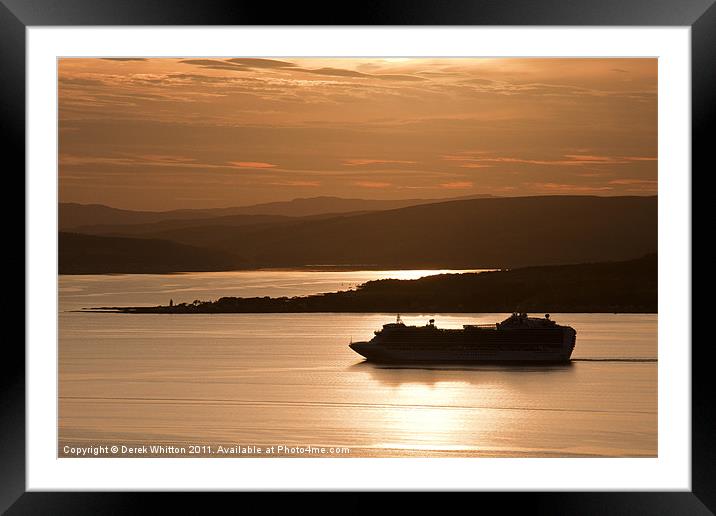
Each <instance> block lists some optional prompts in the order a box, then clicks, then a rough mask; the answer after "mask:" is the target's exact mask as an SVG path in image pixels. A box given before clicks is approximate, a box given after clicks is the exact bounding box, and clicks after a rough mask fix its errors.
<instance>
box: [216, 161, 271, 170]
mask: <svg viewBox="0 0 716 516" xmlns="http://www.w3.org/2000/svg"><path fill="white" fill-rule="evenodd" d="M228 164H229V165H232V166H234V167H237V168H274V167H276V166H278V165H274V164H272V163H264V162H262V161H229V162H228Z"/></svg>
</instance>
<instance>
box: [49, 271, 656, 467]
mask: <svg viewBox="0 0 716 516" xmlns="http://www.w3.org/2000/svg"><path fill="white" fill-rule="evenodd" d="M429 273H431V272H429V271H398V272H395V271H393V272H391V271H359V272H356V271H348V272H306V271H298V272H296V271H260V272H231V273H198V274H181V275H113V276H62V277H60V310H61V311H60V314H59V328H60V342H59V393H60V400H59V416H60V418H59V441H60V442H59V448H58V452H59V455H60V456H72V451H66V449H65V446H68V447H75V448H86V447H92V446H107V447H111V446H113V445H118V446H122V445H124V446H135V447H140V446H142V445H147V446H151V445H163V446H166V447H167V448H165V450H163V451H157V452H156V453H154V454H155V455H159V456H172V455H176V454H175V453H173V451H172V450H171V448H169V447H170V446H174V447H176V449H177V450H180V449H181V448H182V447H183V450H182V451H180V452H179V453H178V455H180V456H194V455H193V454H192V453H191V452H192V451H196V452H198V455H201V456H213V457H219V456H231V457H237V456H256V453H257V452H256V450H257V449H258V448H260V449H261V450H262V455H263V456H267V455H270V456H284V457H285V456H294V457H303V456H309V454H307V453H306V452H307V449H308V448H309V447H314V448H321V447H322V448H324V452H323V454H321V453H318V454H319V455H321V456H336V457H338V456H340V457H346V456H348V457H362V456H378V457H390V456H443V455H446V456H497V457H500V456H508V457H509V456H539V457H544V456H548V457H549V456H558V457H568V456H620V457H621V456H623V457H641V456H656V453H657V362H656V358H657V316H656V315H634V314H629V315H626V314H553V315H552V317H553V318H554V319H555V320H556V321H557V322H558V323H563V324H569V325H571V326H573V327H574V328H575V329H576V330H577V346H576V348H575V352H574V354H573V359H574V360H573V362H572V364H570V365H564V366H547V367H545V366H529V367H525V366H520V367H506V366H469V367H463V366H451V367H443V366H440V367H385V366H377V365H372V364H369V363H365V362H363V361H362V357H360V356H359V355H357V354H355V353H354V352H353V351H351V350H350V349H349V348H348V343H349V342H350V340H351V339H353V340H367V339H369V338H371V336H372V332H373V330H376V329H378V328H380V326H381V325H382V324H384V323H387V322H392V321H393V320H394V318H395V314H216V315H201V314H196V315H156V314H144V315H128V314H107V313H100V314H89V313H80V312H73V311H71V310H76V309H78V308H81V307H88V306H116V305H146V304H149V305H151V304H158V303H162V304H165V303H167V302H168V300H169V298H173V299H174V301H175V302H182V301H192V300H194V299H211V298H214V299H215V298H218V297H220V296H222V295H234V294H235V295H271V296H275V295H298V294H308V293H315V292H325V291H331V290H337V289H345V288H349V287H350V286H352V285H354V284H356V283H361V282H363V281H366V280H368V279H376V278H382V277H402V278H412V277H419V276H421V275H425V274H429ZM401 315H402V317H403V320H404V321H405V322H406V323H407V324H424V323H425V322H426V321H427V320H428V319H429V318H432V317H434V318H435V319H436V324H437V325H438V326H440V327H460V326H461V325H462V324H465V323H492V322H495V321H498V320H501V319H502V318H504V317H505V316H506V314H401ZM192 446H196V448H192ZM218 446H223V447H224V448H225V449H226V450H227V452H228V453H227V454H217V450H218ZM272 446H273V447H275V448H274V451H273V453H271V452H270V449H271V448H270V447H272ZM279 446H282V447H284V448H283V449H282V451H279V450H280V449H279V448H278V447H279ZM331 448H334V450H333V452H334V453H331ZM120 449H121V448H120ZM335 449H338V450H335ZM67 450H69V448H68V449H67ZM232 450H233V451H232ZM338 451H340V453H338ZM313 452H314V454H313V455H312V456H316V453H315V452H316V450H315V449H314V450H313ZM150 454H151V452H150ZM118 455H119V456H121V455H122V453H121V452H120V453H119V454H118ZM104 456H107V455H104ZM109 456H112V455H111V454H110V455H109ZM124 456H144V455H139V454H131V453H129V452H127V453H125V454H124Z"/></svg>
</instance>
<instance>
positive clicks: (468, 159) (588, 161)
mask: <svg viewBox="0 0 716 516" xmlns="http://www.w3.org/2000/svg"><path fill="white" fill-rule="evenodd" d="M443 159H445V160H446V161H457V162H465V163H464V164H463V165H460V166H461V167H464V168H482V167H483V166H489V165H485V164H486V163H510V164H526V165H550V166H579V165H622V164H625V163H630V162H633V161H655V160H656V158H651V157H633V156H593V155H587V154H564V155H563V156H562V157H561V158H560V159H529V158H515V157H509V156H501V157H476V156H459V155H457V156H443Z"/></svg>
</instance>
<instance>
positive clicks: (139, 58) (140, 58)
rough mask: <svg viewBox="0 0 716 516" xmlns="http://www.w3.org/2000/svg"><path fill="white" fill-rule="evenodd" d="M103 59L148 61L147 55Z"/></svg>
mask: <svg viewBox="0 0 716 516" xmlns="http://www.w3.org/2000/svg"><path fill="white" fill-rule="evenodd" d="M100 59H102V60H103V61H147V58H146V57H101V58H100Z"/></svg>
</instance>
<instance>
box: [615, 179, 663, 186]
mask: <svg viewBox="0 0 716 516" xmlns="http://www.w3.org/2000/svg"><path fill="white" fill-rule="evenodd" d="M657 183H658V182H657V180H656V179H614V180H612V181H609V184H610V185H622V186H636V185H639V186H656V185H657Z"/></svg>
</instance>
